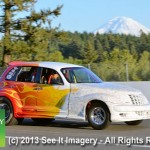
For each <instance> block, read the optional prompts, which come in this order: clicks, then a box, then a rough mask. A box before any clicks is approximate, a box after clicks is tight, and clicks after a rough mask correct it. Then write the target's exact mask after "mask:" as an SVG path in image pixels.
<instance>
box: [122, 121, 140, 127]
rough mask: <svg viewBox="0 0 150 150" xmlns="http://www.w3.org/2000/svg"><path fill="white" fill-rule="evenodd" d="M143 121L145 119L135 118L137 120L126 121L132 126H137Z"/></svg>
mask: <svg viewBox="0 0 150 150" xmlns="http://www.w3.org/2000/svg"><path fill="white" fill-rule="evenodd" d="M142 122H143V120H135V121H126V122H125V123H126V124H127V125H130V126H136V125H139V124H141V123H142Z"/></svg>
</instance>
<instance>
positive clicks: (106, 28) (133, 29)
mask: <svg viewBox="0 0 150 150" xmlns="http://www.w3.org/2000/svg"><path fill="white" fill-rule="evenodd" d="M109 32H112V33H114V34H117V33H118V34H126V35H128V34H130V35H134V36H140V34H141V32H144V33H145V34H148V33H150V29H148V28H146V27H145V26H143V25H142V24H140V23H138V22H137V21H135V20H133V19H132V18H128V17H124V16H122V17H115V18H113V19H111V20H110V21H108V22H107V23H105V24H104V25H103V26H101V27H100V29H98V30H97V31H96V32H95V33H99V34H104V33H109Z"/></svg>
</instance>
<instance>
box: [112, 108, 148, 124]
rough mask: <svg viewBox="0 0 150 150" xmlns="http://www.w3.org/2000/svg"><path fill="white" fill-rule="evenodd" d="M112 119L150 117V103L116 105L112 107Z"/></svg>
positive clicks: (127, 119) (141, 118)
mask: <svg viewBox="0 0 150 150" xmlns="http://www.w3.org/2000/svg"><path fill="white" fill-rule="evenodd" d="M112 109H113V111H112V112H111V121H112V122H124V121H134V120H144V119H150V105H141V106H139V105H132V106H131V105H130V106H122V105H115V106H113V107H112Z"/></svg>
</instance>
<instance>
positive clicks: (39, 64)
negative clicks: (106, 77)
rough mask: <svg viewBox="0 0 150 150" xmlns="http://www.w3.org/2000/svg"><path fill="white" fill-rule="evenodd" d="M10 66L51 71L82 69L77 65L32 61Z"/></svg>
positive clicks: (12, 63)
mask: <svg viewBox="0 0 150 150" xmlns="http://www.w3.org/2000/svg"><path fill="white" fill-rule="evenodd" d="M9 65H10V66H37V67H46V68H52V69H61V68H69V67H83V66H79V65H74V64H69V63H62V62H48V61H41V62H38V61H34V62H29V61H28V62H26V61H13V62H10V63H9Z"/></svg>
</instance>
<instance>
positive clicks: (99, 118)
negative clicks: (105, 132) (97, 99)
mask: <svg viewBox="0 0 150 150" xmlns="http://www.w3.org/2000/svg"><path fill="white" fill-rule="evenodd" d="M87 119H88V122H89V124H90V126H92V127H93V128H94V129H96V130H102V129H105V128H106V127H108V126H109V125H110V114H109V111H108V109H107V107H106V106H105V105H104V104H100V103H94V104H92V105H91V107H90V108H88V112H87Z"/></svg>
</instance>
